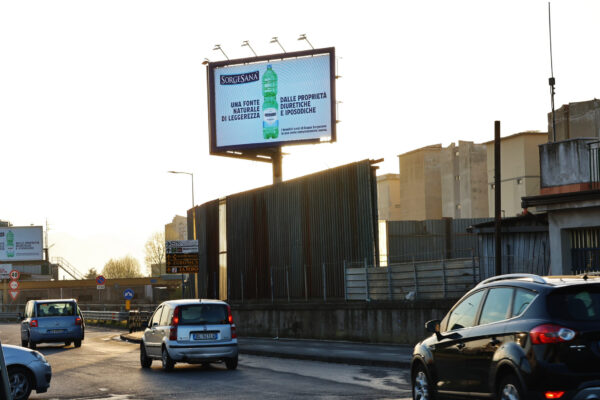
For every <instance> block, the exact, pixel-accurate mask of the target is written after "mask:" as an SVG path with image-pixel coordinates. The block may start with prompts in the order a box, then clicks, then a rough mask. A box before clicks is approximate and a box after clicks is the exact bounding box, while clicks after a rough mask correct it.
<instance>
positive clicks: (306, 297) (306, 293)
mask: <svg viewBox="0 0 600 400" xmlns="http://www.w3.org/2000/svg"><path fill="white" fill-rule="evenodd" d="M304 300H306V301H308V283H307V281H306V264H304Z"/></svg>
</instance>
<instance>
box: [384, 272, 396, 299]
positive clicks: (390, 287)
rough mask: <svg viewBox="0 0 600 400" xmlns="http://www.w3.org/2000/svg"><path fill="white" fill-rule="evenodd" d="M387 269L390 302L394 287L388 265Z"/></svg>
mask: <svg viewBox="0 0 600 400" xmlns="http://www.w3.org/2000/svg"><path fill="white" fill-rule="evenodd" d="M386 268H387V276H388V292H389V293H388V297H389V299H390V301H391V300H394V287H393V285H392V267H391V266H390V265H389V264H388V266H387V267H386Z"/></svg>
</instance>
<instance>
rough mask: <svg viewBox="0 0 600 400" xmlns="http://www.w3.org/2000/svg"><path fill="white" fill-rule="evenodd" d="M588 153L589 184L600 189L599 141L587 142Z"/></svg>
mask: <svg viewBox="0 0 600 400" xmlns="http://www.w3.org/2000/svg"><path fill="white" fill-rule="evenodd" d="M588 150H589V155H590V186H591V188H592V189H600V141H595V142H590V143H588Z"/></svg>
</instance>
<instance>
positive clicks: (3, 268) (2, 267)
mask: <svg viewBox="0 0 600 400" xmlns="http://www.w3.org/2000/svg"><path fill="white" fill-rule="evenodd" d="M11 270H12V264H0V279H9V278H10V271H11Z"/></svg>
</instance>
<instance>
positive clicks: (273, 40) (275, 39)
mask: <svg viewBox="0 0 600 400" xmlns="http://www.w3.org/2000/svg"><path fill="white" fill-rule="evenodd" d="M270 43H277V44H278V45H279V47H281V50H283V52H284V53H287V51H285V49H284V48H283V46H282V45H281V43H279V39H277V36H273V39H271V42H270Z"/></svg>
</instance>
